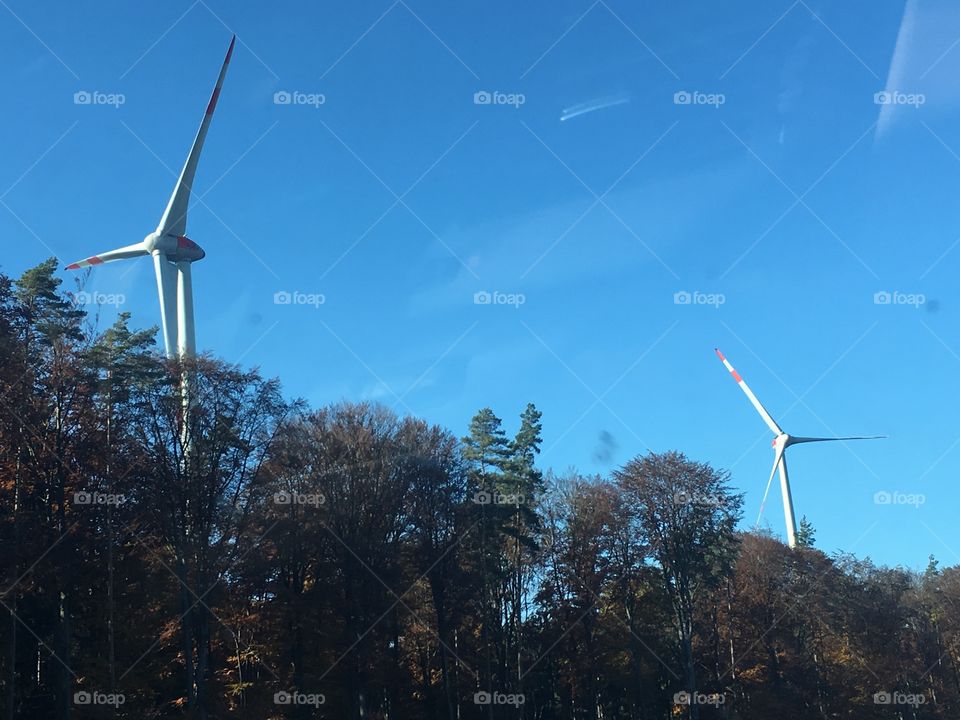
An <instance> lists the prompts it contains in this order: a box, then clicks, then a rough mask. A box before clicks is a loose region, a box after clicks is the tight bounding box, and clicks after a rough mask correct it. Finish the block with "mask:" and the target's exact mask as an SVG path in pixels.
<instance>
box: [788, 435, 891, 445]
mask: <svg viewBox="0 0 960 720" xmlns="http://www.w3.org/2000/svg"><path fill="white" fill-rule="evenodd" d="M886 437H887V436H886V435H854V436H850V437H793V436H792V435H791V436H790V441H789V444H790V445H796V444H797V443H812V442H837V441H840V440H883V439H884V438H886Z"/></svg>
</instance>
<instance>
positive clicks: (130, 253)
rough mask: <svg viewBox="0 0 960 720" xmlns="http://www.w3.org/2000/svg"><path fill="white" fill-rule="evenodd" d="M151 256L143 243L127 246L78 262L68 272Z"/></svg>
mask: <svg viewBox="0 0 960 720" xmlns="http://www.w3.org/2000/svg"><path fill="white" fill-rule="evenodd" d="M149 254H150V252H149V251H148V250H147V248H146V246H145V245H144V244H143V243H142V242H138V243H136V244H135V245H127V246H126V247H122V248H117V249H116V250H108V251H107V252H105V253H100V254H99V255H94V256H92V257H88V258H87V259H86V260H78V261H77V262H75V263H70V264H69V265H67V270H79V269H80V268H85V267H91V266H93V265H103V264H104V263H108V262H113V261H114V260H126V259H127V258H134V257H139V256H141V255H149Z"/></svg>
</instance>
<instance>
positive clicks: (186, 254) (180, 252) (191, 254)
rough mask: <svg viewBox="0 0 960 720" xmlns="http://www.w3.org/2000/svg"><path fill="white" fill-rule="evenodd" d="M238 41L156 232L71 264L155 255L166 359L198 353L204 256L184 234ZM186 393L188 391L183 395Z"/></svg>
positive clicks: (230, 50) (73, 267) (229, 51)
mask: <svg viewBox="0 0 960 720" xmlns="http://www.w3.org/2000/svg"><path fill="white" fill-rule="evenodd" d="M236 41H237V37H236V35H234V36H233V38H232V39H231V40H230V47H229V48H228V49H227V56H226V57H225V58H224V59H223V65H222V66H221V67H220V75H219V76H218V77H217V84H216V85H215V86H214V88H213V94H212V95H211V96H210V102H209V103H207V109H206V112H204V114H203V120H202V121H201V122H200V130H199V131H198V132H197V137H196V138H195V139H194V141H193V146H192V147H191V148H190V154H189V155H187V161H186V162H185V163H184V164H183V170H181V171H180V177H179V179H178V180H177V184H176V185H175V186H174V188H173V194H172V195H171V196H170V200H169V202H168V203H167V208H166V210H164V212H163V216H162V217H161V218H160V224H159V225H157V229H156V230H154V231H153V232H151V233H150V234H149V235H147V236H146V237H145V238H144V239H143V241H142V242H138V243H136V244H134V245H127V246H126V247H122V248H118V249H116V250H109V251H107V252H104V253H100V254H99V255H94V256H92V257H88V258H87V259H85V260H80V261H79V262H75V263H73V264H71V265H67V270H78V269H80V268H85V267H91V266H94V265H102V264H103V263H108V262H113V261H114V260H126V259H128V258H135V257H140V256H141V255H152V256H153V268H154V272H155V273H156V276H157V292H158V294H159V296H160V319H161V323H162V327H163V345H164V348H165V350H166V353H167V357H171V358H172V357H174V356H175V355H178V356H180V357H181V358H184V357H190V356H193V355H195V354H196V351H197V342H196V332H195V330H194V324H193V279H192V277H191V266H192V264H193V263H195V262H196V261H197V260H202V259H203V258H204V256H205V255H206V253H204V251H203V249H202V248H201V247H200V246H199V245H197V243H195V242H194V241H193V240H191V239H190V238H188V237H187V236H186V231H187V209H188V206H189V204H190V190H191V188H192V187H193V178H194V175H196V172H197V163H198V162H199V160H200V151H201V150H203V141H204V140H205V139H206V137H207V131H208V130H209V129H210V120H211V119H212V118H213V111H214V110H216V107H217V99H218V98H219V97H220V88H221V87H223V78H224V76H225V75H226V74H227V65H229V64H230V56H231V55H232V54H233V46H234V44H235V43H236ZM185 394H186V393H185Z"/></svg>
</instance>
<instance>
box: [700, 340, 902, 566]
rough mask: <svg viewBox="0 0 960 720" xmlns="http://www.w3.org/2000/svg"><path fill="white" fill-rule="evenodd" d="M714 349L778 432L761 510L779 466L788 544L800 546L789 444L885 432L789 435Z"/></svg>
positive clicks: (876, 437)
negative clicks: (811, 435) (771, 468)
mask: <svg viewBox="0 0 960 720" xmlns="http://www.w3.org/2000/svg"><path fill="white" fill-rule="evenodd" d="M714 351H715V352H716V353H717V357H719V358H720V360H721V362H723V364H724V366H725V367H726V368H727V370H729V371H730V374H731V375H732V376H733V379H734V380H736V381H737V385H739V386H740V389H741V390H743V392H744V394H745V395H746V396H747V399H748V400H750V402H751V403H752V404H753V407H754V408H756V410H757V412H758V413H760V417H762V418H763V421H764V422H765V423H766V424H767V427H768V428H770V430H772V431H773V434H774V435H775V436H776V437H774V439H773V443H772V444H773V451H774V456H773V470H771V471H770V479H769V480H767V487H766V490H765V491H764V493H763V502H762V503H761V504H760V513H761V514H763V505H764V504H765V503H766V501H767V493H769V492H770V485H771V483H772V482H773V476H774V475H775V474H776V472H777V470H778V469H779V471H780V492H781V494H782V496H783V516H784V519H785V520H786V522H787V544H788V545H789V546H790V547H791V548H794V547H796V546H797V523H796V520H795V519H794V515H793V497H792V496H791V495H790V480H789V478H788V476H787V457H786V451H787V448H788V447H790V446H791V445H798V444H800V443H812V442H836V441H838V440H877V439H880V438H882V437H885V436H883V435H869V436H856V437H829V438H824V437H795V436H793V435H788V434H787V433H785V432H784V431H783V430H781V429H780V426H779V425H777V423H776V421H775V420H774V419H773V418H772V417H771V416H770V413H768V412H767V410H766V408H764V407H763V405H761V404H760V401H759V400H757V396H756V395H754V394H753V391H752V390H751V389H750V388H749V387H748V386H747V384H746V383H745V382H744V381H743V378H742V377H740V373H738V372H737V371H736V370H735V369H734V367H733V365H731V364H730V361H729V360H727V359H726V358H725V357H724V356H723V353H722V352H720V350H719V349H718V348H714ZM757 522H758V523H759V522H760V518H759V516H758V517H757Z"/></svg>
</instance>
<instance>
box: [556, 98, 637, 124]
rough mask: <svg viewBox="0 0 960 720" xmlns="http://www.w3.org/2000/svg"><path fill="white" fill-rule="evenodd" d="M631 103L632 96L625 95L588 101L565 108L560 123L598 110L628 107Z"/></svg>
mask: <svg viewBox="0 0 960 720" xmlns="http://www.w3.org/2000/svg"><path fill="white" fill-rule="evenodd" d="M629 102H630V96H629V95H627V94H625V93H621V94H619V95H608V96H607V97H602V98H594V99H593V100H587V101H586V102H582V103H579V104H577V105H571V106H570V107H568V108H564V109H563V111H562V112H561V113H560V122H565V121H567V120H571V119H573V118H575V117H580V116H581V115H586V114H587V113H592V112H595V111H597V110H606V109H607V108H611V107H616V106H617V105H626V104H627V103H629Z"/></svg>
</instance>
